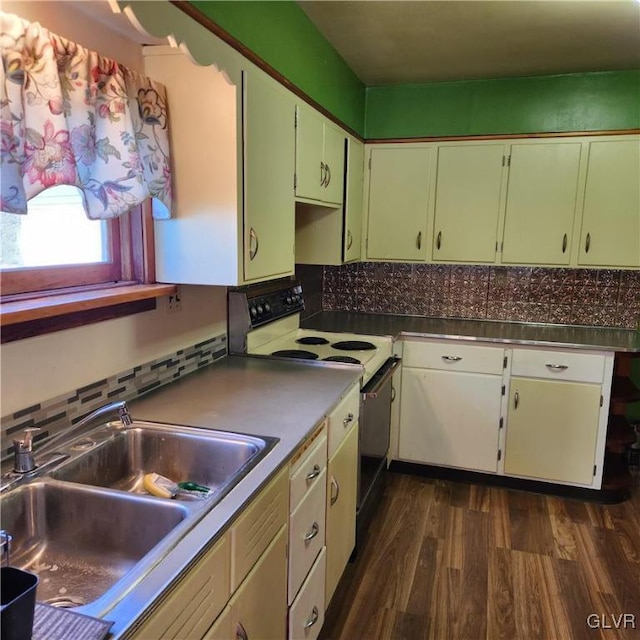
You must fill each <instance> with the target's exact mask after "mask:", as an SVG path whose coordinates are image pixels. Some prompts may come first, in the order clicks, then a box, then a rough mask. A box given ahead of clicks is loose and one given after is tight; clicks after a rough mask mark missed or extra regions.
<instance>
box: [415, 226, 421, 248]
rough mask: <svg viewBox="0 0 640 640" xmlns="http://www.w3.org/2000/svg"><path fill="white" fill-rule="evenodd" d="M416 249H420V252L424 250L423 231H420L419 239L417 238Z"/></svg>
mask: <svg viewBox="0 0 640 640" xmlns="http://www.w3.org/2000/svg"><path fill="white" fill-rule="evenodd" d="M416 247H418V250H420V249H422V231H418V237H417V238H416Z"/></svg>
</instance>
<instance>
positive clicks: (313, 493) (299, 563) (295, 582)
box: [288, 471, 327, 604]
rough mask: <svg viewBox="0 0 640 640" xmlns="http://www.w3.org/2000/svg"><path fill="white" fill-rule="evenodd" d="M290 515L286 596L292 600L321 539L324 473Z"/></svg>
mask: <svg viewBox="0 0 640 640" xmlns="http://www.w3.org/2000/svg"><path fill="white" fill-rule="evenodd" d="M317 479H318V482H317V483H316V484H315V485H314V486H313V488H312V489H311V490H310V491H309V493H308V494H307V495H306V496H305V498H304V500H303V501H302V502H301V503H300V504H299V505H298V507H297V508H296V510H295V511H294V512H293V513H292V514H291V518H290V524H289V599H288V603H289V604H290V603H291V602H293V599H294V598H295V595H296V593H298V590H299V589H300V585H301V584H302V582H303V581H304V578H305V576H306V575H307V573H308V572H309V569H310V567H311V565H312V564H313V561H314V560H315V559H316V557H317V555H318V553H319V552H320V549H322V547H323V546H324V539H325V501H326V495H327V484H326V483H327V472H326V471H322V473H321V474H320V475H319V476H318V478H317Z"/></svg>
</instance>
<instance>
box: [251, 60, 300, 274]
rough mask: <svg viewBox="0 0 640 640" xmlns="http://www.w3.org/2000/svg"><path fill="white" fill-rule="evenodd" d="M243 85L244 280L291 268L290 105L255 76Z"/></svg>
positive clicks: (292, 153) (282, 94)
mask: <svg viewBox="0 0 640 640" xmlns="http://www.w3.org/2000/svg"><path fill="white" fill-rule="evenodd" d="M243 81H244V87H243V88H244V98H245V101H244V129H243V136H244V226H245V234H244V239H245V247H244V248H245V250H244V276H245V280H247V281H255V280H264V279H266V278H269V277H279V276H285V275H288V274H291V273H293V272H294V270H295V255H294V254H295V247H294V237H295V202H294V197H293V184H292V180H291V176H292V175H293V172H294V170H295V165H294V162H295V160H294V158H295V130H294V125H293V123H294V119H295V106H294V104H293V102H292V101H291V99H290V96H289V95H287V94H286V93H285V92H284V90H283V89H281V88H280V87H279V86H278V85H277V84H276V83H275V82H274V81H273V80H272V79H271V78H268V77H267V76H265V75H264V74H262V73H260V72H257V71H256V72H253V73H251V72H249V73H245V74H243Z"/></svg>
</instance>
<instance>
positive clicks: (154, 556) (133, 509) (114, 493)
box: [0, 421, 277, 614]
mask: <svg viewBox="0 0 640 640" xmlns="http://www.w3.org/2000/svg"><path fill="white" fill-rule="evenodd" d="M276 442H277V439H276V438H269V437H254V436H248V435H242V434H236V433H231V432H223V431H212V430H208V429H200V428H193V427H185V426H177V425H165V424H161V423H151V422H139V421H134V422H133V423H132V424H131V425H130V426H127V427H125V428H122V426H121V425H120V427H115V426H114V425H113V423H109V424H105V425H101V426H99V427H98V428H97V429H95V430H93V431H91V432H89V433H85V434H83V435H82V436H81V437H80V438H79V439H78V438H76V439H75V440H73V441H71V442H69V443H67V444H65V445H63V446H60V447H57V448H56V449H55V451H56V453H57V452H60V453H61V454H63V456H64V458H63V456H60V458H61V459H62V461H61V462H60V463H59V464H57V465H55V466H54V467H53V468H51V469H49V470H47V471H44V472H41V473H38V470H36V472H35V473H34V474H31V477H30V478H29V479H28V480H27V479H26V478H25V479H23V480H21V481H20V482H18V483H17V485H16V486H15V487H14V488H11V489H9V490H7V491H5V492H4V493H3V494H2V497H1V498H0V521H1V528H2V529H4V530H6V531H7V532H8V533H9V534H10V535H11V536H12V537H13V541H12V545H11V564H12V565H13V566H16V567H19V568H23V569H27V570H29V571H32V572H34V573H36V574H38V576H39V578H40V581H39V584H38V588H37V599H38V601H41V602H46V603H49V604H52V605H54V606H60V607H82V606H83V605H90V612H92V613H96V614H97V613H104V612H105V611H107V610H108V609H109V608H111V606H113V605H114V604H115V603H116V602H118V601H119V600H120V599H121V598H122V597H123V595H125V594H126V593H127V592H128V591H129V590H130V589H131V588H132V587H133V586H135V584H136V583H137V582H138V581H139V580H141V579H142V578H144V577H145V576H146V575H147V574H148V573H149V572H150V571H151V569H152V568H153V567H154V566H155V565H156V564H157V563H158V562H160V561H161V560H162V558H163V557H164V556H165V555H166V554H167V553H168V552H169V551H170V550H171V549H172V548H173V547H174V546H175V545H176V544H177V543H178V542H179V541H180V539H181V538H182V537H184V536H185V535H186V533H187V532H188V531H189V530H191V529H192V528H193V526H195V525H196V524H197V523H198V521H200V520H201V519H202V518H203V517H204V516H205V515H206V513H208V512H209V511H210V510H211V509H212V508H213V506H214V505H215V504H217V503H218V502H219V501H220V500H222V499H223V497H224V496H225V494H227V493H228V492H229V491H230V490H231V489H232V488H233V487H234V486H235V485H236V484H238V482H240V480H241V479H242V478H244V477H245V476H246V475H247V474H248V473H249V471H250V470H251V469H252V468H253V467H254V466H255V465H256V464H257V463H258V462H259V461H260V460H261V459H262V458H263V457H264V456H265V455H266V454H267V453H268V452H269V451H270V450H271V448H272V447H273V446H274V445H275V444H276ZM151 472H156V473H158V474H160V475H163V476H166V477H167V478H170V479H171V480H173V481H174V482H194V483H198V484H200V485H204V486H206V487H209V488H210V490H211V491H210V493H208V494H206V495H207V497H206V498H204V499H200V500H188V499H186V498H189V497H191V496H189V495H186V496H184V497H185V499H181V495H180V494H178V496H176V499H166V498H158V497H154V496H151V495H149V494H148V493H147V492H146V491H145V490H144V488H143V486H142V484H143V477H144V475H145V474H146V473H151ZM24 480H26V481H24Z"/></svg>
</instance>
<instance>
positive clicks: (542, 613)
mask: <svg viewBox="0 0 640 640" xmlns="http://www.w3.org/2000/svg"><path fill="white" fill-rule="evenodd" d="M592 614H595V615H592ZM621 614H628V615H627V617H626V618H620V615H621ZM589 616H591V617H589ZM596 616H597V617H596ZM631 616H634V617H633V618H632V617H631ZM588 622H591V625H592V626H593V627H595V628H590V626H589V624H588ZM632 622H633V624H632ZM625 623H626V629H625V628H619V629H617V628H616V626H619V627H623V626H625ZM596 625H599V628H598V627H596ZM634 626H635V628H633V627H634ZM603 627H607V628H603ZM320 637H321V639H322V640H329V639H331V640H382V639H393V640H422V639H431V640H446V639H451V640H476V639H487V640H502V639H504V640H534V639H541V640H542V639H543V640H569V639H571V638H575V639H577V640H582V639H585V640H598V639H600V638H604V639H607V640H609V639H611V640H613V639H614V638H615V639H617V638H621V639H625V640H626V639H632V638H636V639H637V638H640V487H639V486H638V481H637V478H636V481H635V484H634V487H633V494H632V498H631V500H629V501H626V502H624V503H622V504H618V505H599V504H593V503H587V502H582V501H578V500H573V499H564V498H557V497H550V496H543V495H538V494H533V493H525V492H518V491H513V490H507V489H500V488H495V487H483V486H478V485H471V484H460V483H454V482H448V481H443V480H432V479H428V478H422V477H419V476H410V475H402V474H396V473H391V474H389V479H388V485H387V489H386V492H385V496H384V500H383V502H382V504H381V505H380V509H379V511H378V513H377V515H376V520H375V522H374V525H373V526H372V528H371V530H370V531H369V534H368V536H367V538H366V541H365V544H364V545H363V547H362V549H361V550H360V553H359V555H358V558H357V560H356V562H354V563H352V564H350V565H349V566H348V568H347V572H346V573H345V577H344V579H343V580H342V581H341V583H340V585H339V587H338V591H336V594H335V597H334V601H333V602H332V606H331V608H330V610H329V611H328V617H327V620H326V622H325V626H324V628H323V630H322V634H321V636H320Z"/></svg>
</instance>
